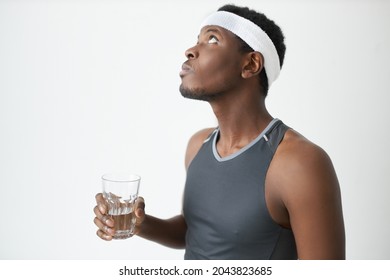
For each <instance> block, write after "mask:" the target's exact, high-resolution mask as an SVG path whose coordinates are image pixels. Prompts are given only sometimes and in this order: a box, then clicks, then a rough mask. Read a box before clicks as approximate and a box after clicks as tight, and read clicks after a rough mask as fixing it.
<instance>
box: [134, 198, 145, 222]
mask: <svg viewBox="0 0 390 280" xmlns="http://www.w3.org/2000/svg"><path fill="white" fill-rule="evenodd" d="M135 215H136V216H137V218H143V217H144V216H145V200H144V198H143V197H142V196H140V197H138V198H137V200H136V202H135Z"/></svg>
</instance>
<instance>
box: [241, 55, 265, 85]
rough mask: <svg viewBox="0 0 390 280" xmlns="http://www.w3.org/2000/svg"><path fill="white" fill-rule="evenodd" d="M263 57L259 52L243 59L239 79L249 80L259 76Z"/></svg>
mask: <svg viewBox="0 0 390 280" xmlns="http://www.w3.org/2000/svg"><path fill="white" fill-rule="evenodd" d="M263 62H264V59H263V56H262V55H261V53H259V52H250V53H248V54H247V55H246V56H245V58H244V67H243V68H242V71H241V77H243V78H244V79H248V78H251V77H253V76H256V75H258V74H260V72H261V70H263V65H264V64H263Z"/></svg>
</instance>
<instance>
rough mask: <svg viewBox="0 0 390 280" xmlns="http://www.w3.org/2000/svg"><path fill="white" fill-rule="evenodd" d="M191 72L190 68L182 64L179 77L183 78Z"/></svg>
mask: <svg viewBox="0 0 390 280" xmlns="http://www.w3.org/2000/svg"><path fill="white" fill-rule="evenodd" d="M192 71H193V69H192V67H191V66H190V65H188V64H187V63H185V62H184V63H183V65H182V66H181V71H180V73H179V75H180V77H183V76H185V75H187V74H188V73H190V72H192Z"/></svg>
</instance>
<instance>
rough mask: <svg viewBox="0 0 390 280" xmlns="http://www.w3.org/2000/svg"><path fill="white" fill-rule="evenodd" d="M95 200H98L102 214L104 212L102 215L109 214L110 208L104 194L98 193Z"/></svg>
mask: <svg viewBox="0 0 390 280" xmlns="http://www.w3.org/2000/svg"><path fill="white" fill-rule="evenodd" d="M95 199H96V203H97V205H98V206H99V210H100V212H102V214H107V211H108V206H107V202H106V200H105V199H104V197H103V194H102V193H98V194H97V195H96V196H95Z"/></svg>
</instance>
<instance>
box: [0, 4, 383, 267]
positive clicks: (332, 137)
mask: <svg viewBox="0 0 390 280" xmlns="http://www.w3.org/2000/svg"><path fill="white" fill-rule="evenodd" d="M230 2H236V3H238V4H240V5H248V6H250V7H251V8H254V9H256V10H259V11H262V12H264V13H265V14H266V15H267V16H268V17H270V18H271V19H273V20H275V21H276V22H277V23H278V24H279V25H280V26H281V28H282V29H283V31H284V33H285V36H286V45H287V53H286V59H285V64H284V67H283V69H282V72H281V75H280V77H279V79H278V80H277V81H276V82H275V83H274V84H273V86H272V87H271V90H270V92H269V97H268V98H267V105H268V108H269V110H270V112H271V113H272V114H273V116H274V117H278V118H280V119H282V120H283V121H284V122H285V123H286V124H288V125H289V126H291V127H293V128H294V129H296V130H297V131H299V132H300V133H302V134H303V135H305V136H306V137H307V138H309V139H310V140H312V141H313V142H315V143H317V144H318V145H320V146H321V147H323V148H324V149H325V150H326V151H327V152H328V154H329V155H330V156H331V158H332V160H333V163H334V166H335V168H336V171H337V174H338V177H339V181H340V185H341V191H342V196H343V207H344V218H345V226H346V236H347V258H348V259H390V242H389V238H388V237H389V236H390V225H389V218H388V217H389V213H390V203H389V198H390V195H389V194H390V191H389V187H390V172H389V167H390V160H389V155H390V149H389V146H388V143H389V140H390V133H389V132H388V130H389V128H390V126H389V120H390V113H389V110H388V106H389V104H390V102H389V97H388V96H387V95H388V94H389V89H388V82H389V78H390V75H389V74H390V70H389V65H390V54H389V50H390V32H389V26H390V1H379V0H366V1H363V0H361V1H347V0H344V1H335V0H334V1H319V0H317V1H313V0H311V1H309V0H306V1H304V0H302V1H287V0H285V1H282V0H272V1H254V0H253V1H249V0H248V1H227V2H226V1H200V0H196V1H195V0H193V1H179V0H176V1H173V0H171V1H157V0H156V1H151V0H143V1H130V0H128V1H125V0H123V1H119V0H116V1H108V0H107V1H102V0H96V1H92V0H91V1H86V0H83V1H44V0H42V1H38V0H36V1H20V0H14V1H11V0H9V1H7V0H0V174H1V176H0V190H1V191H0V213H1V222H0V259H144V260H145V259H182V258H183V254H184V252H183V251H182V250H172V249H169V248H165V247H162V246H160V245H157V244H155V243H152V242H149V241H145V240H142V239H140V238H138V237H134V238H132V239H129V240H126V241H113V242H104V241H102V240H100V239H98V238H97V237H96V235H95V232H96V228H95V225H94V224H93V218H94V215H93V212H92V209H93V207H94V205H95V201H94V196H95V194H96V193H97V192H99V191H100V189H101V182H100V176H101V174H102V173H105V172H110V171H129V172H134V173H138V174H140V175H141V176H142V182H141V194H142V196H144V197H145V199H146V202H147V206H146V207H147V208H146V210H147V213H149V214H152V215H156V216H158V217H161V218H169V217H171V216H173V215H176V214H178V213H179V212H180V210H181V196H182V192H183V186H184V180H185V170H184V152H185V148H186V145H187V141H188V138H189V137H190V136H191V135H192V134H193V133H194V132H195V131H197V130H199V129H201V128H204V127H210V126H215V125H216V121H215V118H214V116H213V114H212V111H211V110H210V107H209V105H208V104H207V103H204V102H199V101H192V100H186V99H183V98H182V97H181V95H180V93H179V91H178V87H179V84H180V78H179V75H178V73H179V70H180V67H181V64H182V63H183V62H184V60H185V56H184V51H185V50H186V49H187V48H188V47H190V46H192V45H193V44H194V43H195V42H196V37H197V35H198V26H199V24H200V22H201V21H202V19H203V18H204V17H205V16H206V15H208V14H209V13H211V12H213V11H215V10H216V9H217V8H218V7H220V6H221V5H223V4H225V3H230Z"/></svg>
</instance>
